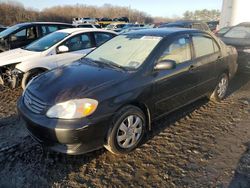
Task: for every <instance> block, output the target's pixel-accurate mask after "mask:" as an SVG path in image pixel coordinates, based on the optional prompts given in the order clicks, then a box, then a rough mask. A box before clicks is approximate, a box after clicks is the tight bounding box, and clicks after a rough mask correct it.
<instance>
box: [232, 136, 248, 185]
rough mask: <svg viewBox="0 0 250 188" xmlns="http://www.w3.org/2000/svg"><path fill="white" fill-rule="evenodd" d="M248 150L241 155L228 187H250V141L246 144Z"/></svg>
mask: <svg viewBox="0 0 250 188" xmlns="http://www.w3.org/2000/svg"><path fill="white" fill-rule="evenodd" d="M245 145H246V146H247V150H246V152H245V153H244V154H243V155H242V156H241V158H240V160H239V162H238V165H237V167H236V170H235V173H234V176H233V178H232V180H231V182H230V183H229V186H228V188H249V187H250V141H249V142H248V143H246V144H245Z"/></svg>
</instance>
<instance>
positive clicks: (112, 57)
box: [86, 34, 162, 69]
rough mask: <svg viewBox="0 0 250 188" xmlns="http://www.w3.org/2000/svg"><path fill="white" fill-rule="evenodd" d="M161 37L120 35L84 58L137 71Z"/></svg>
mask: <svg viewBox="0 0 250 188" xmlns="http://www.w3.org/2000/svg"><path fill="white" fill-rule="evenodd" d="M161 39H162V37H158V36H142V35H132V34H130V35H120V36H117V37H115V38H113V39H111V40H110V41H109V42H107V43H104V44H103V45H102V46H100V47H99V48H97V49H96V50H94V51H93V52H91V53H90V54H88V55H87V56H86V58H87V59H90V60H91V61H93V62H99V63H105V64H109V65H116V66H117V67H122V68H127V69H137V68H138V67H139V66H140V65H142V64H143V62H144V61H145V59H146V58H147V57H148V56H149V54H150V53H151V52H152V50H153V49H154V48H155V46H156V45H157V44H158V43H159V42H160V40H161Z"/></svg>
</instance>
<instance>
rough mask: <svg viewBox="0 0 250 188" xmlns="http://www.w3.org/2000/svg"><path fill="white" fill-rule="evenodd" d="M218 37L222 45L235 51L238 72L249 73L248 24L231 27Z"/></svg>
mask: <svg viewBox="0 0 250 188" xmlns="http://www.w3.org/2000/svg"><path fill="white" fill-rule="evenodd" d="M219 37H220V38H221V40H222V41H223V42H224V43H226V44H227V45H232V46H234V47H235V48H236V49H237V51H238V54H239V56H238V63H239V71H243V72H249V73H250V22H244V23H241V24H238V25H236V26H234V27H231V28H229V30H228V31H226V32H225V33H224V34H221V35H220V36H219Z"/></svg>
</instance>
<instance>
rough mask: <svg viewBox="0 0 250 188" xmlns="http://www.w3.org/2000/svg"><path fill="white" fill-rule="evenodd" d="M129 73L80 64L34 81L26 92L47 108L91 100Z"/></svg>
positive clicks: (52, 72) (47, 73) (54, 71)
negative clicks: (58, 104) (47, 106)
mask: <svg viewBox="0 0 250 188" xmlns="http://www.w3.org/2000/svg"><path fill="white" fill-rule="evenodd" d="M128 75H129V73H128V72H126V71H120V70H116V69H112V68H109V67H99V66H97V65H92V64H86V63H83V62H81V61H78V62H74V63H72V64H70V65H65V66H61V67H59V68H56V69H53V70H52V71H49V72H46V73H44V74H42V75H41V76H39V77H37V78H35V79H34V80H33V81H32V82H31V84H30V85H29V86H28V88H27V90H28V91H29V92H30V93H32V94H33V95H35V96H36V97H38V98H39V99H40V100H42V101H44V102H45V103H47V104H51V105H52V104H55V103H58V102H63V101H67V100H70V99H79V98H85V97H92V98H95V94H96V93H97V91H100V90H103V89H104V88H106V87H111V86H112V85H113V84H115V83H117V82H119V81H121V80H124V79H126V78H127V77H128Z"/></svg>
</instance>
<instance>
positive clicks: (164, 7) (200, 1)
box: [0, 0, 223, 17]
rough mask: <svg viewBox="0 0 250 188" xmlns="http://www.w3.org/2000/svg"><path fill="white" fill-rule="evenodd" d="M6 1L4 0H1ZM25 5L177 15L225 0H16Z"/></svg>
mask: <svg viewBox="0 0 250 188" xmlns="http://www.w3.org/2000/svg"><path fill="white" fill-rule="evenodd" d="M1 1H4V0H0V2H1ZM16 1H19V2H21V3H22V4H23V5H24V6H25V7H29V8H34V9H37V10H42V9H43V8H49V7H51V6H56V5H75V4H86V5H95V6H102V5H103V4H111V5H118V6H127V7H131V9H137V10H140V11H144V12H146V13H148V14H150V15H151V16H154V17H155V16H161V17H175V16H182V14H183V13H184V12H185V11H186V10H189V11H193V10H201V9H219V10H220V9H221V7H222V2H223V0H207V1H206V0H122V1H117V0H16Z"/></svg>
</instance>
